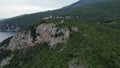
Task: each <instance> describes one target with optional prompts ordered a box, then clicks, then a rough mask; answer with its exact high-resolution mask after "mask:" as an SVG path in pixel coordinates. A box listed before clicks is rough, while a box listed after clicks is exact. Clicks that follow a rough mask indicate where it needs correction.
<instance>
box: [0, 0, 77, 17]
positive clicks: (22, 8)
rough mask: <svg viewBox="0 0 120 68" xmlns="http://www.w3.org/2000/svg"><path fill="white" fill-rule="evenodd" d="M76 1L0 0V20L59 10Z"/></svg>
mask: <svg viewBox="0 0 120 68" xmlns="http://www.w3.org/2000/svg"><path fill="white" fill-rule="evenodd" d="M76 1H78V0H0V18H10V17H14V16H18V15H23V14H30V13H35V12H42V11H48V10H54V9H59V8H62V7H64V6H67V5H70V4H72V3H74V2H76Z"/></svg>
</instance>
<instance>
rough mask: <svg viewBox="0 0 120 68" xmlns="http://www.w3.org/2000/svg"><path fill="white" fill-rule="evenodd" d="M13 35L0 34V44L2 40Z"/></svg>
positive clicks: (10, 33)
mask: <svg viewBox="0 0 120 68" xmlns="http://www.w3.org/2000/svg"><path fill="white" fill-rule="evenodd" d="M14 34H15V33H12V32H0V42H2V41H3V40H5V39H7V38H9V37H11V36H12V35H14Z"/></svg>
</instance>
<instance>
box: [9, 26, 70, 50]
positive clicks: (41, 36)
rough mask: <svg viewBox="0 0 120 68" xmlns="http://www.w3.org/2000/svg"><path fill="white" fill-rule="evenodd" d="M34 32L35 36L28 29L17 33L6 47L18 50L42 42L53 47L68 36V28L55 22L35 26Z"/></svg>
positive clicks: (65, 40) (63, 41)
mask: <svg viewBox="0 0 120 68" xmlns="http://www.w3.org/2000/svg"><path fill="white" fill-rule="evenodd" d="M35 34H36V35H35V36H36V37H33V36H32V35H31V32H30V31H27V32H26V31H24V32H19V33H17V34H16V35H14V36H13V38H12V39H11V40H10V43H9V46H8V47H7V49H8V50H11V51H14V50H20V49H24V48H27V47H32V46H35V45H36V44H42V43H48V45H49V46H50V47H53V46H54V45H56V44H58V43H66V42H67V40H68V39H69V36H70V30H68V28H59V27H57V26H56V25H55V24H41V25H40V26H38V27H37V28H36V33H35ZM33 38H35V39H33Z"/></svg>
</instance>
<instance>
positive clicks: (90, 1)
mask: <svg viewBox="0 0 120 68" xmlns="http://www.w3.org/2000/svg"><path fill="white" fill-rule="evenodd" d="M102 1H104V0H79V1H78V2H76V3H74V4H72V5H69V6H66V7H64V8H63V9H67V10H68V9H72V8H76V7H79V6H84V5H88V4H94V3H97V2H102Z"/></svg>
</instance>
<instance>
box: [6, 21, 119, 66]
mask: <svg viewBox="0 0 120 68" xmlns="http://www.w3.org/2000/svg"><path fill="white" fill-rule="evenodd" d="M60 21H61V20H49V21H48V23H56V24H58V26H60V27H64V26H66V27H68V28H70V27H78V28H79V31H78V32H76V33H72V34H71V36H70V39H69V41H68V42H67V44H59V45H57V46H56V47H55V48H53V49H50V48H49V47H48V45H47V44H46V43H44V44H42V45H37V46H35V47H33V48H28V49H26V50H21V51H16V52H15V56H14V57H13V60H11V63H10V64H9V65H7V66H5V68H68V67H75V68H77V67H82V68H119V67H120V65H119V64H120V50H119V49H120V46H119V45H120V42H119V41H120V38H119V37H120V29H119V28H113V26H112V25H119V26H120V21H116V23H114V24H111V25H108V23H99V24H98V23H85V22H81V21H80V20H74V19H71V20H65V22H64V23H62V24H60ZM30 28H31V27H30Z"/></svg>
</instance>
